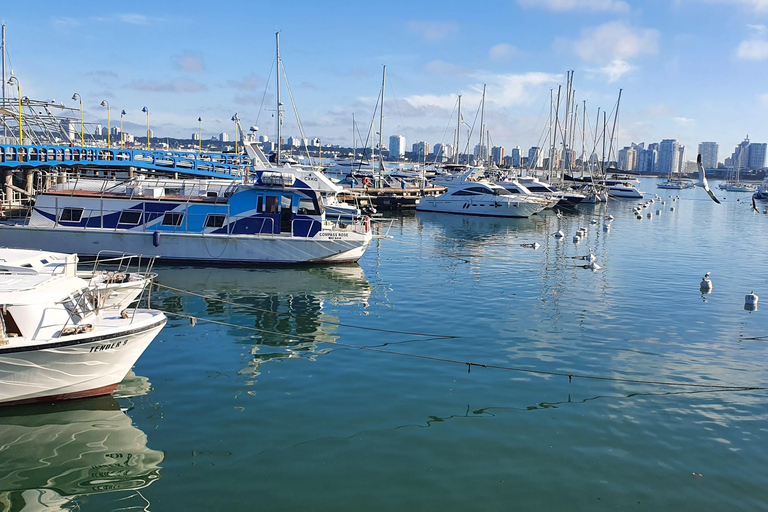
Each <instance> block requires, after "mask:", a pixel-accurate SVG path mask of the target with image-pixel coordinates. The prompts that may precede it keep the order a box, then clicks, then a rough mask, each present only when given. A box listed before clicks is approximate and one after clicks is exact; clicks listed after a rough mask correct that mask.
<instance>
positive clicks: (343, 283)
mask: <svg viewBox="0 0 768 512" xmlns="http://www.w3.org/2000/svg"><path fill="white" fill-rule="evenodd" d="M156 284H157V290H156V291H155V292H153V299H152V300H153V307H160V308H161V309H163V310H164V311H166V312H168V313H171V314H174V313H175V314H178V315H179V316H180V317H182V318H183V317H186V316H191V317H195V318H197V319H200V320H201V321H203V323H204V320H213V321H215V322H219V323H222V324H225V325H231V326H242V328H240V327H233V328H232V331H231V334H232V338H233V339H238V340H240V341H242V342H244V343H246V344H252V346H251V347H249V348H248V350H249V351H250V353H251V355H252V356H253V358H252V360H251V361H250V362H249V367H248V368H246V369H243V370H241V373H254V374H256V373H258V370H257V369H258V366H259V365H260V364H262V363H263V362H264V361H266V360H270V359H283V358H290V357H314V355H316V354H319V353H322V352H324V351H326V350H327V349H328V346H324V345H323V344H322V343H320V342H333V341H335V340H337V339H338V338H339V334H338V330H339V323H340V322H339V316H338V314H339V311H340V310H341V309H344V308H349V307H359V306H360V305H363V306H366V305H367V301H368V298H369V297H370V294H371V287H370V284H369V283H368V280H367V279H366V277H365V274H364V273H363V269H362V268H360V267H359V266H357V265H351V266H339V267H306V268H262V269H245V268H236V269H221V268H196V267H166V268H162V269H161V270H159V272H158V278H157V280H156ZM198 325H199V323H198ZM198 328H199V327H198Z"/></svg>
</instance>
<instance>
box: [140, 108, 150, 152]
mask: <svg viewBox="0 0 768 512" xmlns="http://www.w3.org/2000/svg"><path fill="white" fill-rule="evenodd" d="M141 111H142V112H146V113H147V151H149V109H148V108H147V107H144V108H143V109H141Z"/></svg>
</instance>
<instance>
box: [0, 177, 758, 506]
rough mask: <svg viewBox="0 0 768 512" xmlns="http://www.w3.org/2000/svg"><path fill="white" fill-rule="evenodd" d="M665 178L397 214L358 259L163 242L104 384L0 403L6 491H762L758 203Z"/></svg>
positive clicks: (522, 502) (391, 496)
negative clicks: (135, 334)
mask: <svg viewBox="0 0 768 512" xmlns="http://www.w3.org/2000/svg"><path fill="white" fill-rule="evenodd" d="M655 183H656V180H643V182H642V183H641V184H640V188H642V189H643V190H645V191H646V196H645V199H644V200H642V201H638V200H628V199H627V200H619V199H616V200H615V199H611V200H610V201H609V202H608V203H604V204H597V205H580V206H579V207H578V209H577V211H576V212H564V213H563V214H562V215H561V216H558V215H556V214H555V213H554V212H551V211H547V212H543V213H541V214H538V215H535V216H533V217H531V218H530V219H498V218H476V217H464V216H458V215H446V214H422V213H413V212H411V213H404V214H397V215H394V216H391V217H387V218H385V219H383V221H382V222H376V223H375V225H376V229H377V230H378V232H379V233H380V234H383V235H388V236H387V237H385V238H381V239H378V240H375V241H374V242H373V245H372V246H371V247H370V249H369V250H368V251H367V252H366V254H365V255H364V257H363V258H362V259H361V260H360V262H359V265H350V266H338V267H330V268H324V267H301V268H265V269H228V268H197V267H176V266H158V267H157V268H156V271H157V272H158V274H159V275H158V279H157V285H156V286H155V288H154V289H153V291H152V294H151V305H152V307H154V308H157V309H161V310H163V311H165V312H167V314H168V316H169V322H168V325H167V326H166V327H165V328H164V329H163V330H162V331H161V332H160V334H159V335H158V336H157V338H156V339H155V341H154V342H153V343H152V344H151V345H150V347H149V349H148V350H147V351H146V352H145V353H144V354H143V355H142V357H141V358H140V359H139V361H138V362H137V364H136V366H135V367H134V370H133V373H132V374H130V375H129V377H128V378H127V379H126V380H125V381H124V382H123V384H121V386H120V387H119V388H118V391H117V393H116V394H115V395H114V396H113V397H104V398H99V399H88V400H78V401H73V402H70V403H59V404H55V405H51V404H43V405H36V406H25V407H11V408H5V409H2V410H0V510H9V511H10V510H14V511H16V510H79V511H100V512H101V511H108V510H115V511H116V510H157V511H164V510H184V511H197V510H200V511H213V510H222V511H223V510H227V511H230V510H263V511H294V510H302V511H305V510H312V511H334V512H338V511H346V510H349V511H361V510H382V511H389V510H392V511H395V510H419V511H432V510H434V511H441V512H446V511H466V510H486V511H508V510H520V511H529V510H530V511H533V510H537V511H538V510H579V511H596V510H598V511H599V510H606V511H609V510H610V511H615V510H638V511H659V510H674V511H675V512H685V511H696V512H701V511H709V510H712V511H721V510H730V511H733V510H744V511H747V510H749V511H755V510H768V501H767V500H766V496H767V494H766V488H768V471H766V469H765V468H766V467H768V450H766V449H765V447H766V446H768V427H767V425H768V424H767V423H766V420H767V419H768V389H767V388H768V365H766V362H768V322H767V321H766V318H767V317H766V315H768V302H766V304H765V306H763V305H762V303H758V308H757V309H756V310H750V309H747V308H745V295H746V294H748V293H750V292H752V291H754V292H755V293H756V294H757V295H759V296H761V297H762V296H764V297H765V299H764V300H766V301H768V276H767V275H766V273H765V271H764V268H763V265H764V264H765V262H764V256H765V254H767V253H768V237H766V233H768V214H766V213H763V209H765V208H768V205H766V204H765V203H762V204H761V203H758V207H759V209H760V212H759V213H756V212H754V211H753V210H752V207H751V202H750V196H749V194H745V193H728V192H722V191H718V196H719V197H722V198H724V200H723V201H722V204H720V205H717V204H715V203H713V202H712V201H711V200H710V199H709V197H708V196H707V195H706V193H705V192H704V191H703V190H702V189H700V188H699V189H692V190H682V191H675V190H661V189H657V188H656V186H655ZM656 193H658V194H659V195H660V196H661V197H662V200H663V201H662V200H656V201H655V202H654V203H651V204H649V205H648V206H647V207H646V208H643V209H642V210H641V213H640V215H637V214H636V213H634V212H633V211H632V209H633V207H635V206H637V205H638V204H643V203H645V202H646V201H648V200H649V199H651V198H652V197H653V195H654V194H656ZM675 196H680V197H679V199H677V198H676V197H675ZM609 216H613V220H610V218H609ZM638 217H640V218H638ZM390 223H391V224H390ZM604 225H606V226H607V227H604ZM580 227H585V228H587V233H586V235H585V236H584V237H583V238H582V239H581V240H580V241H577V242H574V240H573V237H574V235H575V234H576V232H577V231H578V229H579V228H580ZM558 230H560V231H562V232H563V234H564V237H563V238H561V239H558V238H556V237H554V236H552V235H553V233H555V232H557V231H558ZM534 243H537V244H539V246H538V247H537V248H534V247H531V245H530V244H534ZM590 250H591V251H592V253H593V254H594V256H595V258H596V259H595V263H597V265H598V266H599V267H600V268H598V269H595V270H593V269H590V268H587V265H588V263H589V260H588V259H585V258H586V257H587V256H588V255H589V254H590ZM707 272H711V280H712V282H713V288H712V291H711V293H703V292H702V291H701V290H700V288H699V284H700V281H701V280H702V276H704V274H705V273H707ZM25 507H28V508H25Z"/></svg>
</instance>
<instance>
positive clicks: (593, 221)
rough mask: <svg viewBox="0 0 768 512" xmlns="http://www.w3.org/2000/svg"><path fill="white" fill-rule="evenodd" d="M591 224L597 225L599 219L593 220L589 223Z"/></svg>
mask: <svg viewBox="0 0 768 512" xmlns="http://www.w3.org/2000/svg"><path fill="white" fill-rule="evenodd" d="M589 223H590V224H597V219H592V220H591V221H589Z"/></svg>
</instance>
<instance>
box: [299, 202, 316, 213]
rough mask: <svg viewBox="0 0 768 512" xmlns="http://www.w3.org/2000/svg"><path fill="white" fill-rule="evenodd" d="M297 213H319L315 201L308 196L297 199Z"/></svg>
mask: <svg viewBox="0 0 768 512" xmlns="http://www.w3.org/2000/svg"><path fill="white" fill-rule="evenodd" d="M298 213H299V215H319V214H320V212H318V211H317V208H315V202H314V201H312V200H311V199H308V198H301V199H299V211H298Z"/></svg>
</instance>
